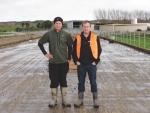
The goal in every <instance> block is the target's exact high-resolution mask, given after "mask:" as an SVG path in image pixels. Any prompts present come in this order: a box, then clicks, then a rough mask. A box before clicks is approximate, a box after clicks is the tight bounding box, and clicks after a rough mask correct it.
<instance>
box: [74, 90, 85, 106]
mask: <svg viewBox="0 0 150 113" xmlns="http://www.w3.org/2000/svg"><path fill="white" fill-rule="evenodd" d="M83 98H84V92H78V101H77V102H76V103H75V104H74V107H77V108H78V107H80V106H82V105H83Z"/></svg>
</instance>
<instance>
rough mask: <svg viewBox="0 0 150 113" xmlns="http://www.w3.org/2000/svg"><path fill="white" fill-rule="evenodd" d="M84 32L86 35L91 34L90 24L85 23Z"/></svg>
mask: <svg viewBox="0 0 150 113" xmlns="http://www.w3.org/2000/svg"><path fill="white" fill-rule="evenodd" d="M82 30H83V32H84V33H85V34H88V33H90V30H91V26H90V24H89V23H84V24H83V25H82Z"/></svg>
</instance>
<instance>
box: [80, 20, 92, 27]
mask: <svg viewBox="0 0 150 113" xmlns="http://www.w3.org/2000/svg"><path fill="white" fill-rule="evenodd" d="M86 23H89V24H90V26H91V22H90V21H88V20H85V21H83V22H82V27H83V24H86Z"/></svg>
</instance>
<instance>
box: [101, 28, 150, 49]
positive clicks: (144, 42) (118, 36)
mask: <svg viewBox="0 0 150 113" xmlns="http://www.w3.org/2000/svg"><path fill="white" fill-rule="evenodd" d="M99 35H100V36H101V37H105V38H110V39H112V40H116V41H119V42H123V43H126V44H130V45H133V46H137V47H141V48H144V49H148V50H150V31H136V32H127V31H115V32H105V31H99Z"/></svg>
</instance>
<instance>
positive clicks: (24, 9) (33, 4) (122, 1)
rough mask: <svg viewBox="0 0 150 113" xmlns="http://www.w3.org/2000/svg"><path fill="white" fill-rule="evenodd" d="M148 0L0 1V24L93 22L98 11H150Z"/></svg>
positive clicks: (149, 0)
mask: <svg viewBox="0 0 150 113" xmlns="http://www.w3.org/2000/svg"><path fill="white" fill-rule="evenodd" d="M149 4H150V0H0V22H2V21H34V20H53V19H54V17H56V16H61V17H62V18H63V19H64V20H67V21H68V20H94V19H96V18H95V16H94V11H95V10H98V9H120V10H145V11H150V6H149Z"/></svg>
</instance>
